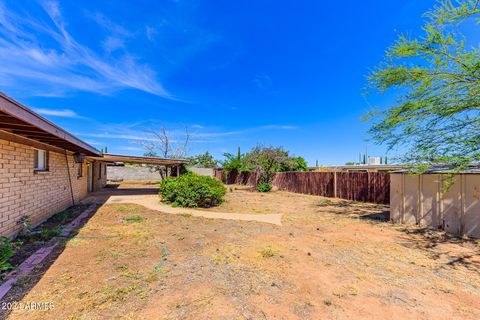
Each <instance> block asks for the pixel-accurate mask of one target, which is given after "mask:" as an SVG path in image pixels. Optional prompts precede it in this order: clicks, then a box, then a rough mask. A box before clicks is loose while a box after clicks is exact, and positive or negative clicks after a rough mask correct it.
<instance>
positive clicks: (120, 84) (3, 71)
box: [0, 1, 172, 98]
mask: <svg viewBox="0 0 480 320" xmlns="http://www.w3.org/2000/svg"><path fill="white" fill-rule="evenodd" d="M40 5H41V6H40V9H41V11H42V14H41V15H40V14H35V15H31V14H29V13H28V12H25V11H22V8H21V6H20V7H19V6H17V7H16V10H13V9H11V8H7V6H6V4H3V3H0V57H1V59H0V83H8V84H10V85H11V86H12V87H14V86H17V87H18V85H19V84H21V85H22V86H23V87H25V86H26V85H30V86H31V87H32V88H35V90H36V92H37V93H38V94H42V92H43V93H45V94H46V95H51V94H52V92H55V93H57V94H61V93H62V92H68V91H72V90H81V91H90V92H96V93H101V94H109V93H111V92H114V91H116V90H119V89H125V88H133V89H138V90H141V91H145V92H149V93H152V94H155V95H158V96H162V97H165V98H172V96H171V94H170V93H169V92H167V91H166V90H165V89H164V87H163V86H162V84H161V83H160V82H159V81H158V80H157V75H156V73H155V72H154V70H153V69H152V68H151V67H150V66H149V65H147V64H145V63H141V62H140V61H139V59H138V58H136V57H135V56H134V55H132V54H130V53H128V52H124V53H122V54H121V55H118V56H116V57H112V56H109V55H106V56H100V55H98V54H97V53H96V52H94V50H93V49H91V48H89V47H88V46H86V45H84V44H81V43H80V42H78V41H77V40H76V39H75V37H74V36H73V35H72V34H70V33H69V31H68V30H67V27H66V26H67V25H68V24H67V22H66V21H65V20H64V16H63V15H62V11H61V8H60V6H59V3H58V2H56V1H45V2H42V3H40ZM97 20H98V21H100V22H101V23H102V25H103V27H104V28H106V29H107V31H108V30H110V31H111V30H114V31H115V32H116V34H123V35H126V34H128V30H126V29H122V28H119V27H118V26H115V25H113V24H110V23H109V22H108V21H107V20H106V19H103V20H102V18H101V17H100V18H98V19H97ZM98 21H97V22H98ZM122 45H123V44H122V43H121V39H119V38H117V40H115V38H112V39H111V40H108V39H107V40H105V42H104V48H105V50H107V51H108V50H110V51H112V50H117V49H119V48H121V47H122ZM20 80H21V82H20ZM40 88H42V89H40Z"/></svg>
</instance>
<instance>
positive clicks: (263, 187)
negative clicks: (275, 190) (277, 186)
mask: <svg viewBox="0 0 480 320" xmlns="http://www.w3.org/2000/svg"><path fill="white" fill-rule="evenodd" d="M257 191H258V192H270V191H272V185H271V184H270V183H267V182H260V183H259V184H258V185H257Z"/></svg>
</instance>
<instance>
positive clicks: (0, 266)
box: [0, 237, 13, 271]
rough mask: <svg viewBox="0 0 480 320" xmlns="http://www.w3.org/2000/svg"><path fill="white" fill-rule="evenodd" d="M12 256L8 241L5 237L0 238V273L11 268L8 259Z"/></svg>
mask: <svg viewBox="0 0 480 320" xmlns="http://www.w3.org/2000/svg"><path fill="white" fill-rule="evenodd" d="M11 256H13V249H12V246H11V245H10V240H9V239H8V238H6V237H0V271H7V270H10V269H11V268H12V265H11V264H10V263H8V259H10V257H11Z"/></svg>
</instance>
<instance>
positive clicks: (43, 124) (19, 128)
mask: <svg viewBox="0 0 480 320" xmlns="http://www.w3.org/2000/svg"><path fill="white" fill-rule="evenodd" d="M0 113H1V114H3V121H2V122H1V123H0V130H5V131H8V132H10V133H13V134H17V135H20V136H23V137H26V138H28V139H33V140H37V141H40V142H42V143H46V144H49V145H53V146H55V147H58V148H61V149H66V150H69V151H74V152H81V153H84V154H86V155H89V156H101V155H102V153H101V152H100V151H99V150H97V149H95V148H94V147H92V146H91V145H89V144H87V143H86V142H84V141H82V140H80V139H79V138H77V137H75V136H74V135H73V134H71V133H69V132H67V131H65V130H64V129H62V128H60V127H59V126H57V125H55V124H54V123H52V122H50V121H48V120H47V119H45V118H43V117H42V116H40V115H39V114H37V113H35V112H33V111H32V110H30V109H29V108H27V107H26V106H24V105H22V104H21V103H19V102H17V101H15V100H14V99H12V98H10V97H9V96H7V95H5V94H4V93H2V92H0Z"/></svg>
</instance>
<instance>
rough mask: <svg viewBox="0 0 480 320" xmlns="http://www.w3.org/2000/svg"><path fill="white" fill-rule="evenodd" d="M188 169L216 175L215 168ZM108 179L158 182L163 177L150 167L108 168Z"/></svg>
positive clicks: (207, 174)
mask: <svg viewBox="0 0 480 320" xmlns="http://www.w3.org/2000/svg"><path fill="white" fill-rule="evenodd" d="M188 169H189V170H191V171H193V172H195V173H197V174H199V175H201V176H210V177H213V175H214V169H213V168H196V167H189V168H188ZM107 179H108V180H116V181H158V180H160V179H161V177H160V173H158V172H157V171H154V170H153V169H150V168H149V167H148V166H135V167H129V166H125V167H121V166H107Z"/></svg>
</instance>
